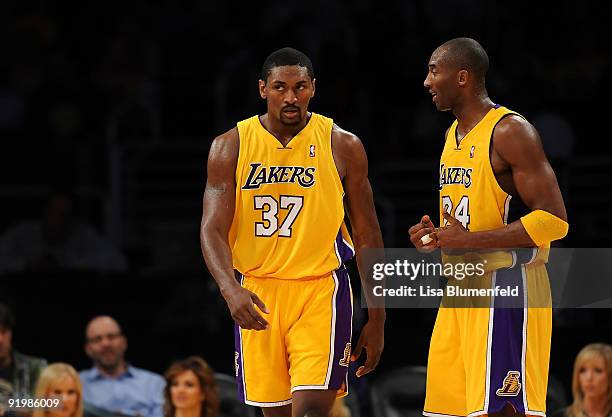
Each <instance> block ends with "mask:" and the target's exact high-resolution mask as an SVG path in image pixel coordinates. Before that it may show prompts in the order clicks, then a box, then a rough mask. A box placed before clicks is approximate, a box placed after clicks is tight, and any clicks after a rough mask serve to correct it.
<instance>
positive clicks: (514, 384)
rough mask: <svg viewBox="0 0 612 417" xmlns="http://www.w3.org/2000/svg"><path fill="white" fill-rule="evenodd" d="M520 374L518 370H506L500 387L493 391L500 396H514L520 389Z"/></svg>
mask: <svg viewBox="0 0 612 417" xmlns="http://www.w3.org/2000/svg"><path fill="white" fill-rule="evenodd" d="M520 376H521V373H520V372H518V371H508V375H506V377H505V378H504V383H503V385H502V387H501V388H500V389H498V390H497V391H495V393H496V394H497V395H498V396H500V397H516V396H517V395H518V393H519V392H520V391H521V383H520V382H519V377H520Z"/></svg>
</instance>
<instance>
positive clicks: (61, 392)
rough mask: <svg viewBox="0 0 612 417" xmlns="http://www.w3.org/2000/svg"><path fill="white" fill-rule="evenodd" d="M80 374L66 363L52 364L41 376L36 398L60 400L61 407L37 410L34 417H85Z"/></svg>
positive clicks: (33, 414)
mask: <svg viewBox="0 0 612 417" xmlns="http://www.w3.org/2000/svg"><path fill="white" fill-rule="evenodd" d="M82 392H83V390H82V387H81V381H80V380H79V374H77V371H76V370H75V369H74V368H73V367H72V366H70V365H68V364H66V363H59V362H58V363H52V364H51V365H49V366H47V367H46V368H45V369H43V371H42V372H41V374H40V378H39V379H38V383H37V384H36V394H35V397H36V398H58V399H59V400H60V404H61V405H60V407H57V408H55V407H51V408H46V409H45V408H36V409H34V412H33V413H32V417H83V395H82Z"/></svg>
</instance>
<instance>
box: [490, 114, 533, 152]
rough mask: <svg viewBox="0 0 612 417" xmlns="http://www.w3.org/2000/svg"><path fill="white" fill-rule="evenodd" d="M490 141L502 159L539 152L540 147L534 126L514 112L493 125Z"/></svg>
mask: <svg viewBox="0 0 612 417" xmlns="http://www.w3.org/2000/svg"><path fill="white" fill-rule="evenodd" d="M491 141H492V144H493V148H494V149H495V151H496V152H497V153H498V154H499V155H500V156H501V157H502V158H504V159H516V158H520V157H521V155H523V156H525V155H526V154H539V151H540V150H541V147H542V142H541V140H540V136H539V135H538V131H537V130H536V128H535V127H534V126H533V125H532V124H531V123H530V122H529V121H528V120H527V119H525V118H524V117H523V116H521V115H519V114H516V113H509V114H508V115H506V116H505V117H503V118H502V119H501V120H500V121H499V122H498V123H497V125H495V128H494V130H493V135H492V139H491ZM506 157H507V158H506Z"/></svg>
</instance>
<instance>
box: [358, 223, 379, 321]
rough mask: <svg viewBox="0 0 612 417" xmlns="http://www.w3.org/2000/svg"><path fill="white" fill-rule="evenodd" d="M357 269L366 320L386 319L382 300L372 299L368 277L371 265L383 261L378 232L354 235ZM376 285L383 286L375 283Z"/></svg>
mask: <svg viewBox="0 0 612 417" xmlns="http://www.w3.org/2000/svg"><path fill="white" fill-rule="evenodd" d="M354 243H355V253H356V258H357V269H358V270H359V277H360V279H361V288H362V291H363V294H364V297H365V299H366V302H367V305H368V318H369V319H370V320H374V321H384V320H385V318H386V312H385V303H384V300H383V299H380V298H378V299H376V300H374V299H372V297H373V287H374V281H373V280H372V279H370V277H369V271H371V270H372V265H373V264H374V263H377V262H383V261H384V257H385V255H384V243H383V240H382V235H381V233H380V230H376V229H371V230H368V231H367V232H365V233H363V234H361V233H354ZM376 285H384V283H381V282H377V283H376Z"/></svg>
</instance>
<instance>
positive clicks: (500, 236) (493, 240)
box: [466, 220, 537, 249]
mask: <svg viewBox="0 0 612 417" xmlns="http://www.w3.org/2000/svg"><path fill="white" fill-rule="evenodd" d="M466 246H467V247H468V248H475V249H477V248H500V249H502V248H530V247H535V246H537V245H536V244H535V243H534V242H533V240H531V237H529V235H528V234H527V231H526V230H525V227H523V224H522V223H521V221H520V220H517V221H515V222H512V223H510V224H509V225H506V226H504V227H501V228H499V229H493V230H486V231H481V232H470V233H469V234H468V244H467V245H466Z"/></svg>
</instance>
